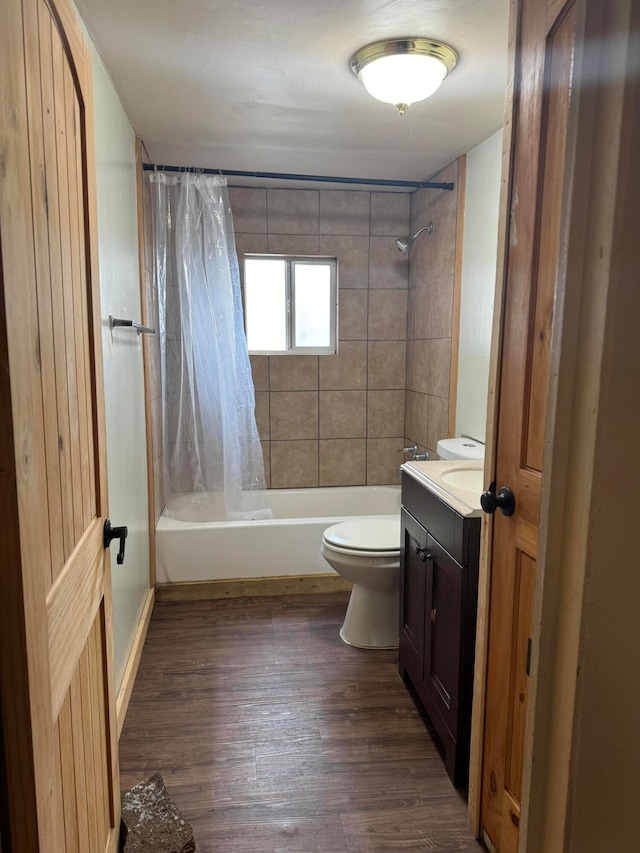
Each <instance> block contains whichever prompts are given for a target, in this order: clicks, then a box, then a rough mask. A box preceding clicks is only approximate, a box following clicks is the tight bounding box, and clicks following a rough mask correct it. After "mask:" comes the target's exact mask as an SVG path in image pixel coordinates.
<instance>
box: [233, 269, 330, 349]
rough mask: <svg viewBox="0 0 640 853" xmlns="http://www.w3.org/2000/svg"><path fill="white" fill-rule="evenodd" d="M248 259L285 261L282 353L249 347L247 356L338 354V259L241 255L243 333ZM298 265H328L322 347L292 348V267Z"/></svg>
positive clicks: (293, 326)
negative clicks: (325, 335)
mask: <svg viewBox="0 0 640 853" xmlns="http://www.w3.org/2000/svg"><path fill="white" fill-rule="evenodd" d="M248 260H274V261H284V262H285V305H286V308H285V310H286V334H287V339H286V344H287V348H286V349H284V350H255V349H251V348H250V347H249V341H248V339H247V347H249V355H335V354H336V353H337V352H338V259H337V258H336V257H334V256H331V255H283V254H271V253H268V252H247V253H246V254H244V255H243V262H242V265H243V283H244V286H243V297H244V328H245V335H246V334H247V292H246V280H247V266H246V264H247V261H248ZM298 264H300V265H301V266H305V265H310V264H311V265H322V266H329V268H330V277H329V287H330V290H329V303H330V316H329V323H330V328H329V335H330V343H329V346H326V347H299V346H295V345H294V340H295V322H296V305H295V287H294V282H295V267H296V265H298Z"/></svg>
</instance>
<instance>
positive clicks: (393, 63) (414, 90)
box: [360, 53, 447, 106]
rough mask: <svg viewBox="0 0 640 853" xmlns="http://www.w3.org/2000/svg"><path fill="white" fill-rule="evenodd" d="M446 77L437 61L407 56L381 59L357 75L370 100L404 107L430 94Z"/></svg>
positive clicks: (406, 54) (424, 57)
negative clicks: (371, 97) (373, 99)
mask: <svg viewBox="0 0 640 853" xmlns="http://www.w3.org/2000/svg"><path fill="white" fill-rule="evenodd" d="M446 76H447V69H446V67H445V66H444V65H443V64H442V62H440V60H439V59H435V58H434V57H433V56H420V55H418V54H410V53H405V54H400V55H398V56H383V57H382V58H381V59H377V60H376V61H375V62H371V63H370V64H369V65H367V66H366V68H363V69H362V71H361V72H360V79H361V80H362V82H363V83H364V87H365V89H366V90H367V92H368V93H369V94H370V95H372V96H373V97H374V98H377V99H378V100H379V101H385V102H386V103H387V104H406V105H407V106H410V105H411V104H413V103H415V102H416V101H423V100H424V99H425V98H428V97H429V95H433V93H434V92H435V91H436V90H437V89H439V88H440V84H441V83H442V81H443V80H444V78H445V77H446Z"/></svg>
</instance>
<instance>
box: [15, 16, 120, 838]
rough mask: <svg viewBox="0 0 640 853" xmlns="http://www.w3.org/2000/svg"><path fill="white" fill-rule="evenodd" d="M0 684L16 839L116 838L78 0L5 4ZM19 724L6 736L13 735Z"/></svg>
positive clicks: (87, 88)
mask: <svg viewBox="0 0 640 853" xmlns="http://www.w3.org/2000/svg"><path fill="white" fill-rule="evenodd" d="M0 90H2V92H3V99H2V107H1V109H2V116H0V118H1V119H2V121H0V163H1V164H2V168H1V169H0V261H1V264H0V271H1V276H0V285H1V289H0V308H1V310H0V363H1V365H2V368H3V369H2V371H0V402H2V403H3V405H6V407H7V409H8V411H9V412H10V418H8V419H7V421H6V423H4V424H3V427H5V426H6V429H3V431H2V434H1V435H0V509H1V510H2V514H3V519H5V520H6V524H7V526H8V558H7V564H6V565H7V571H6V575H7V577H6V581H7V583H6V586H7V591H8V594H7V596H5V598H4V600H0V626H1V627H0V648H1V649H2V655H1V663H0V687H1V689H2V695H3V697H5V696H11V701H10V702H8V703H7V702H4V701H3V707H2V712H3V726H2V729H3V732H4V733H5V751H6V763H7V776H8V792H9V793H8V796H9V813H10V824H11V844H12V849H16V850H18V849H20V850H33V851H43V852H44V851H47V853H53V852H54V851H73V850H77V851H82V853H94V851H100V853H102V851H115V849H116V846H117V840H118V829H119V827H118V822H119V795H118V790H117V739H116V735H115V702H114V684H113V660H112V658H113V652H112V643H113V640H112V635H111V631H112V628H111V613H110V608H111V596H110V577H109V563H108V561H107V560H105V551H104V548H103V541H102V539H103V524H104V516H105V515H106V509H107V507H106V476H105V459H104V453H105V439H104V425H103V418H104V414H103V403H102V396H101V395H102V381H101V369H102V366H101V353H100V335H99V332H100V317H99V298H98V293H97V284H98V277H97V269H96V260H97V253H96V243H95V227H96V223H95V207H94V205H95V199H94V190H93V184H92V182H93V180H94V176H93V150H92V146H93V135H92V126H91V122H92V104H91V100H92V85H91V66H90V58H89V54H88V51H87V48H86V45H84V42H83V40H82V36H81V34H80V31H79V29H78V25H77V22H76V21H75V17H74V12H73V9H72V6H71V4H70V3H69V2H68V0H56V2H55V3H53V0H52V2H51V3H49V2H46V0H5V2H3V3H2V4H0ZM9 733H10V736H8V735H9Z"/></svg>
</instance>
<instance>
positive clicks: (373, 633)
mask: <svg viewBox="0 0 640 853" xmlns="http://www.w3.org/2000/svg"><path fill="white" fill-rule="evenodd" d="M320 553H321V554H322V556H323V557H324V559H325V560H326V561H327V563H329V565H330V566H331V567H332V568H333V569H335V570H336V572H338V574H340V575H342V576H343V577H344V578H346V579H347V580H348V581H351V583H353V589H352V590H351V598H350V599H349V605H348V607H347V614H346V616H345V618H344V623H343V625H342V628H341V629H340V637H341V638H342V640H343V641H344V642H345V643H348V644H349V645H350V646H357V647H358V648H360V649H396V648H397V647H398V633H399V612H400V611H399V582H400V516H399V515H384V516H373V517H371V518H358V519H354V520H353V521H343V522H341V523H340V524H334V525H332V526H331V527H328V528H327V529H326V530H325V532H324V535H323V537H322V545H321V547H320Z"/></svg>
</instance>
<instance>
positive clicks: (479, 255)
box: [456, 130, 502, 441]
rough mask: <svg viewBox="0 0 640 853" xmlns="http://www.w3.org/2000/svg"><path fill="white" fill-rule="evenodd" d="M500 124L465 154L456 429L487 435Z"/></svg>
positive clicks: (500, 142) (498, 198) (469, 433)
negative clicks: (496, 130)
mask: <svg viewBox="0 0 640 853" xmlns="http://www.w3.org/2000/svg"><path fill="white" fill-rule="evenodd" d="M501 165H502V130H499V131H498V132H497V133H494V134H493V136H490V137H489V139H486V140H485V141H484V142H482V143H481V144H480V145H478V146H477V147H476V148H474V149H473V150H472V151H469V153H468V154H467V178H466V191H465V208H464V239H463V244H462V295H461V303H460V349H459V352H458V399H457V409H456V434H457V435H463V434H464V435H471V436H473V437H474V438H477V439H479V440H480V441H484V438H485V435H484V433H485V424H486V419H487V390H488V386H489V352H490V349H491V325H492V321H493V297H494V290H495V282H496V260H497V247H498V212H499V207H500V173H501Z"/></svg>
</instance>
